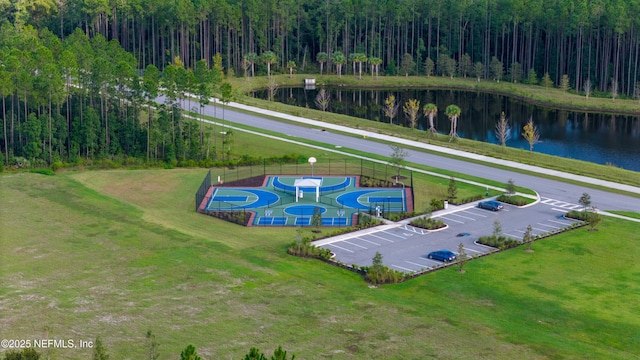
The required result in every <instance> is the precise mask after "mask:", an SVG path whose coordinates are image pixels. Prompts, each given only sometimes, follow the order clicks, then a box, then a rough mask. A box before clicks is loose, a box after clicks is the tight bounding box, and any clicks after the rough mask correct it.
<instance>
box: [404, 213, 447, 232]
mask: <svg viewBox="0 0 640 360" xmlns="http://www.w3.org/2000/svg"><path fill="white" fill-rule="evenodd" d="M409 225H411V226H415V227H418V228H422V229H427V230H435V229H440V228H443V227H445V224H444V223H443V222H442V220H439V219H433V218H429V217H426V216H423V217H421V218H418V219H415V220H413V221H411V222H410V223H409Z"/></svg>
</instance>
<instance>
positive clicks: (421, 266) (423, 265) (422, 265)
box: [404, 260, 429, 268]
mask: <svg viewBox="0 0 640 360" xmlns="http://www.w3.org/2000/svg"><path fill="white" fill-rule="evenodd" d="M404 262H406V263H409V264H411V265H415V266H420V268H423V267H425V266H429V265H427V264H418V263H414V262H411V261H407V260H405V261H404Z"/></svg>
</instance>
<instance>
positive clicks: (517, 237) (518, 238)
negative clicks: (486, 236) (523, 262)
mask: <svg viewBox="0 0 640 360" xmlns="http://www.w3.org/2000/svg"><path fill="white" fill-rule="evenodd" d="M504 235H507V236H508V237H510V238H513V239H516V240H522V236H516V235H511V234H507V233H505V234H504Z"/></svg>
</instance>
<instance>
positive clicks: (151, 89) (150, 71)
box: [142, 64, 160, 159]
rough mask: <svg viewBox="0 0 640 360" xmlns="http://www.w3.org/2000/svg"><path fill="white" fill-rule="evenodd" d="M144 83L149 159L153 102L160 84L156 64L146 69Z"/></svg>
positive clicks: (148, 155) (148, 156)
mask: <svg viewBox="0 0 640 360" xmlns="http://www.w3.org/2000/svg"><path fill="white" fill-rule="evenodd" d="M142 83H143V85H142V89H143V91H144V96H145V98H146V100H147V111H148V114H147V159H149V158H150V157H151V123H152V121H153V110H152V107H151V102H152V101H153V100H155V98H156V97H157V96H158V88H159V86H160V72H159V71H158V68H157V67H155V65H153V64H151V65H148V66H147V68H146V69H145V70H144V74H143V78H142Z"/></svg>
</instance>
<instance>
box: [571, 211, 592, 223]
mask: <svg viewBox="0 0 640 360" xmlns="http://www.w3.org/2000/svg"><path fill="white" fill-rule="evenodd" d="M565 216H566V217H568V218H571V219H576V220H581V221H587V218H588V216H589V214H588V213H586V212H584V211H576V210H571V211H569V212H568V213H566V214H565Z"/></svg>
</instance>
